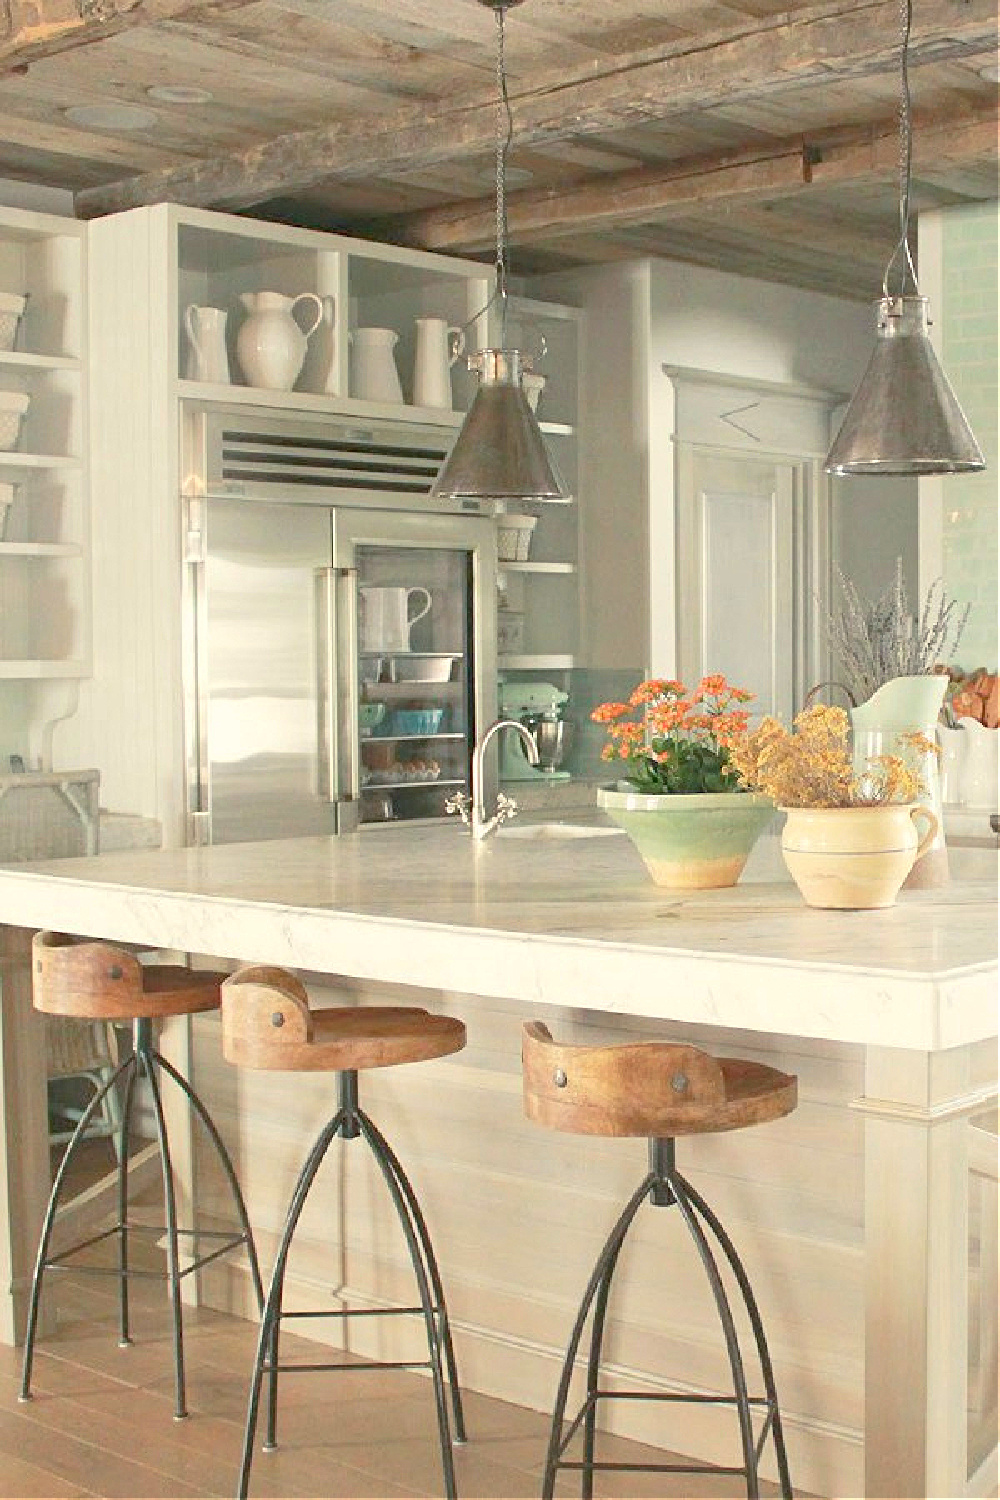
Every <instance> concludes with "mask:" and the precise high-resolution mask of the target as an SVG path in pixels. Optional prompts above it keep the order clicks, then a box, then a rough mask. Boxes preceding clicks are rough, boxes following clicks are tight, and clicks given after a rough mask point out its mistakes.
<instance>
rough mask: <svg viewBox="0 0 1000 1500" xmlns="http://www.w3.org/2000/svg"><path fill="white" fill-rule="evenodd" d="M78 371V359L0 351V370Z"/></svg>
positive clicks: (79, 364) (55, 355)
mask: <svg viewBox="0 0 1000 1500" xmlns="http://www.w3.org/2000/svg"><path fill="white" fill-rule="evenodd" d="M5 368H6V369H11V370H79V369H82V365H81V363H80V361H79V360H78V359H72V358H70V356H69V355H67V354H30V353H27V352H25V351H21V350H11V349H0V370H2V369H5Z"/></svg>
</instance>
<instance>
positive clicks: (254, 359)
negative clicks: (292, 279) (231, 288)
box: [236, 292, 323, 391]
mask: <svg viewBox="0 0 1000 1500" xmlns="http://www.w3.org/2000/svg"><path fill="white" fill-rule="evenodd" d="M240 302H241V303H242V304H243V306H244V307H245V308H246V310H247V314H248V316H247V317H246V318H245V319H244V321H243V324H242V326H241V327H240V331H239V333H238V334H237V336H236V358H237V360H238V361H239V366H240V369H241V370H242V372H243V375H244V377H245V379H246V381H247V384H248V385H252V386H257V387H259V388H260V389H262V390H268V391H290V390H291V389H292V387H293V386H294V384H295V382H296V380H297V379H298V377H299V371H300V370H301V369H302V362H303V360H304V359H305V357H306V347H307V345H308V341H309V335H310V334H311V333H312V332H313V331H314V330H315V329H316V328H317V327H318V326H319V322H320V319H321V318H322V316H323V304H322V302H321V301H320V299H319V297H317V295H316V293H315V292H300V293H299V295H298V296H297V297H286V296H285V294H284V293H283V292H242V293H241V294H240ZM300 302H308V303H310V304H311V305H312V307H313V310H314V313H315V316H314V317H313V320H312V322H311V323H310V325H309V327H308V328H300V327H299V324H298V323H297V322H296V321H295V318H294V317H293V310H294V308H296V307H297V306H298V305H299V303H300Z"/></svg>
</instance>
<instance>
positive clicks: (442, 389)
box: [413, 318, 465, 411]
mask: <svg viewBox="0 0 1000 1500" xmlns="http://www.w3.org/2000/svg"><path fill="white" fill-rule="evenodd" d="M416 330H417V351H416V355H415V357H414V362H413V404H414V406H440V407H443V408H444V409H445V410H446V411H451V407H452V399H451V367H452V365H453V364H454V363H455V361H456V360H457V359H458V356H459V355H460V354H461V353H462V352H463V350H464V349H465V334H464V333H463V332H462V330H461V328H454V327H450V326H449V324H448V323H446V322H445V320H444V318H417V319H416Z"/></svg>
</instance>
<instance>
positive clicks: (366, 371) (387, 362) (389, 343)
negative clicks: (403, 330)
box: [347, 328, 403, 406]
mask: <svg viewBox="0 0 1000 1500" xmlns="http://www.w3.org/2000/svg"><path fill="white" fill-rule="evenodd" d="M347 341H348V343H349V345H350V348H351V395H352V396H356V397H357V398H358V400H359V401H382V402H385V403H387V404H388V405H390V406H401V405H402V404H403V388H402V386H401V385H400V383H399V371H398V370H397V369H396V358H395V355H394V354H393V350H394V349H395V347H396V345H397V343H398V342H399V334H398V333H397V332H396V330H395V329H394V328H352V329H351V331H350V332H349V333H348V335H347Z"/></svg>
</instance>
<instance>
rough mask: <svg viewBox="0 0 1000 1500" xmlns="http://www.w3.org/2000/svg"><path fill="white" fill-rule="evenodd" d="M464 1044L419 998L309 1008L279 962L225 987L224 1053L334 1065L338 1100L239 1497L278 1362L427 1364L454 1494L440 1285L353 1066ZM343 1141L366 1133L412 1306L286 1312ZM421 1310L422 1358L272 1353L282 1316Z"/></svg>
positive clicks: (271, 1428)
mask: <svg viewBox="0 0 1000 1500" xmlns="http://www.w3.org/2000/svg"><path fill="white" fill-rule="evenodd" d="M464 1046H465V1027H464V1025H463V1024H462V1022H461V1021H456V1020H455V1019H454V1018H453V1017H451V1016H432V1015H430V1014H428V1012H427V1011H425V1010H419V1009H417V1008H416V1007H405V1008H397V1007H388V1006H387V1007H359V1008H357V1009H332V1010H320V1011H313V1010H311V1009H310V1007H309V999H308V996H307V994H306V991H305V988H304V986H303V985H302V984H301V982H300V981H299V980H298V979H297V978H296V977H295V976H294V975H293V974H290V973H288V972H287V971H286V970H284V969H272V968H245V969H240V970H238V972H237V973H235V974H233V975H232V976H231V977H230V978H229V979H227V980H226V981H225V983H224V984H223V986H222V1050H223V1053H224V1054H225V1056H226V1058H227V1059H228V1061H229V1062H231V1063H236V1064H237V1065H238V1066H240V1067H246V1068H275V1069H284V1070H287V1071H290V1072H335V1073H336V1074H337V1081H338V1096H339V1107H338V1109H337V1111H336V1113H335V1114H334V1116H333V1117H332V1119H331V1120H330V1121H329V1123H328V1124H326V1125H325V1126H324V1127H323V1129H322V1130H321V1131H320V1133H319V1135H318V1136H317V1138H316V1141H315V1142H314V1144H313V1146H312V1148H311V1150H310V1151H309V1153H308V1155H307V1156H306V1159H305V1164H304V1165H303V1167H302V1171H301V1172H300V1174H299V1177H298V1180H297V1181H296V1184H295V1188H294V1190H293V1192H292V1196H291V1200H290V1203H289V1207H288V1213H287V1216H286V1219H285V1227H284V1230H283V1232H282V1235H281V1240H280V1242H279V1244H278V1252H277V1256H276V1258H275V1263H274V1271H273V1273H272V1276H271V1285H270V1288H269V1290H268V1294H267V1301H266V1302H265V1304H264V1316H263V1319H262V1322H261V1329H260V1337H259V1340H258V1343H257V1356H256V1359H255V1361H254V1369H253V1378H252V1381H251V1386H250V1398H249V1403H248V1407H247V1421H246V1432H245V1435H244V1444H243V1461H242V1466H241V1469H240V1479H239V1494H240V1497H241V1500H243V1497H245V1496H246V1493H247V1488H248V1485H249V1482H250V1465H251V1463H252V1461H253V1444H254V1436H255V1433H256V1429H257V1415H258V1410H259V1406H260V1388H261V1382H262V1380H263V1376H264V1372H265V1370H266V1371H267V1372H268V1374H269V1377H270V1378H269V1382H268V1411H267V1436H266V1439H265V1443H264V1447H265V1449H271V1448H274V1447H275V1445H276V1441H277V1414H278V1374H279V1372H280V1371H281V1370H303V1369H306V1370H310V1371H314V1370H363V1369H368V1370H378V1369H386V1368H393V1367H395V1368H404V1369H417V1368H421V1369H422V1368H429V1369H430V1371H431V1376H432V1380H433V1386H434V1400H435V1405H436V1408H437V1422H438V1436H439V1439H440V1443H441V1463H442V1467H443V1469H444V1482H445V1491H446V1494H447V1495H448V1497H449V1500H452V1497H454V1496H455V1494H456V1489H455V1469H454V1461H453V1456H452V1451H451V1445H452V1440H453V1438H452V1428H451V1423H450V1420H449V1415H448V1406H447V1402H446V1398H445V1370H447V1379H448V1385H449V1387H450V1391H451V1404H452V1412H453V1416H454V1441H455V1442H459V1443H463V1442H464V1441H465V1421H464V1417H463V1414H462V1398H461V1394H460V1392H459V1387H458V1370H457V1366H456V1363H455V1351H454V1348H453V1346H452V1338H451V1327H450V1324H449V1322H448V1310H447V1307H446V1305H445V1299H444V1290H443V1288H442V1285H441V1276H440V1273H439V1271H438V1265H437V1261H436V1260H435V1258H434V1251H433V1249H432V1247H431V1241H430V1236H429V1235H428V1233H427V1226H426V1224H425V1222H424V1218H423V1215H422V1213H421V1211H420V1206H419V1204H418V1203H417V1199H416V1196H415V1194H414V1191H413V1188H412V1186H411V1185H410V1182H409V1180H408V1179H407V1176H406V1174H405V1172H404V1171H403V1168H402V1167H401V1166H400V1164H399V1161H398V1159H397V1157H396V1155H395V1153H394V1152H393V1150H392V1148H391V1146H390V1145H389V1144H388V1142H387V1141H386V1139H385V1137H384V1136H383V1135H382V1134H381V1132H380V1131H379V1130H378V1128H377V1127H376V1126H375V1125H374V1124H373V1123H372V1121H371V1120H370V1119H369V1117H368V1115H366V1114H365V1112H364V1110H363V1109H362V1108H361V1107H360V1105H359V1103H358V1073H359V1071H361V1069H363V1068H391V1067H395V1066H396V1065H397V1064H400V1063H412V1062H422V1061H425V1060H426V1059H428V1058H432V1057H444V1056H446V1055H447V1054H448V1053H449V1052H458V1051H460V1050H461V1049H462V1048H463V1047H464ZM338 1135H339V1136H342V1137H343V1139H344V1140H345V1141H351V1140H356V1139H357V1138H358V1137H359V1136H360V1137H362V1138H363V1139H364V1140H365V1141H366V1142H367V1144H368V1146H369V1148H370V1150H371V1152H372V1155H373V1156H374V1158H375V1160H376V1162H377V1163H378V1167H379V1170H380V1172H381V1173H382V1176H383V1178H384V1180H385V1183H386V1186H387V1188H388V1190H389V1195H390V1197H391V1199H392V1203H393V1207H394V1208H395V1210H396V1213H397V1214H398V1216H399V1221H400V1224H401V1225H402V1228H403V1234H404V1236H405V1239H406V1245H407V1249H408V1250H409V1253H410V1260H411V1262H412V1264H413V1272H414V1275H415V1277H416V1282H417V1288H418V1292H419V1297H420V1305H419V1307H392V1308H357V1309H354V1308H352V1309H345V1310H338V1311H334V1312H330V1311H329V1310H327V1309H325V1308H324V1309H322V1310H318V1311H306V1312H282V1307H281V1300H282V1294H283V1289H284V1282H285V1270H286V1266H287V1262H288V1253H289V1250H290V1248H291V1243H292V1237H293V1235H294V1234H295V1227H296V1225H297V1224H298V1221H299V1217H300V1215H301V1213H302V1210H303V1208H304V1207H305V1203H306V1199H307V1197H308V1195H309V1190H310V1188H311V1187H312V1185H313V1182H314V1181H315V1178H316V1174H317V1172H318V1171H319V1168H320V1166H321V1164H322V1162H323V1158H324V1157H325V1155H326V1153H327V1150H328V1149H329V1147H330V1144H331V1142H332V1141H333V1140H334V1139H335V1137H336V1136H338ZM406 1314H409V1315H413V1314H422V1316H423V1320H424V1327H425V1331H426V1335H427V1354H428V1358H427V1359H426V1360H425V1361H412V1360H404V1361H399V1362H394V1363H389V1362H387V1361H378V1362H372V1363H368V1364H365V1363H359V1364H346V1363H344V1362H342V1361H338V1362H323V1363H319V1364H306V1365H303V1364H288V1365H282V1364H280V1363H279V1357H278V1353H279V1351H278V1339H279V1332H280V1326H281V1323H282V1321H283V1320H285V1319H288V1318H315V1317H339V1318H345V1319H346V1318H352V1317H376V1316H382V1317H393V1316H402V1315H406Z"/></svg>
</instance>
